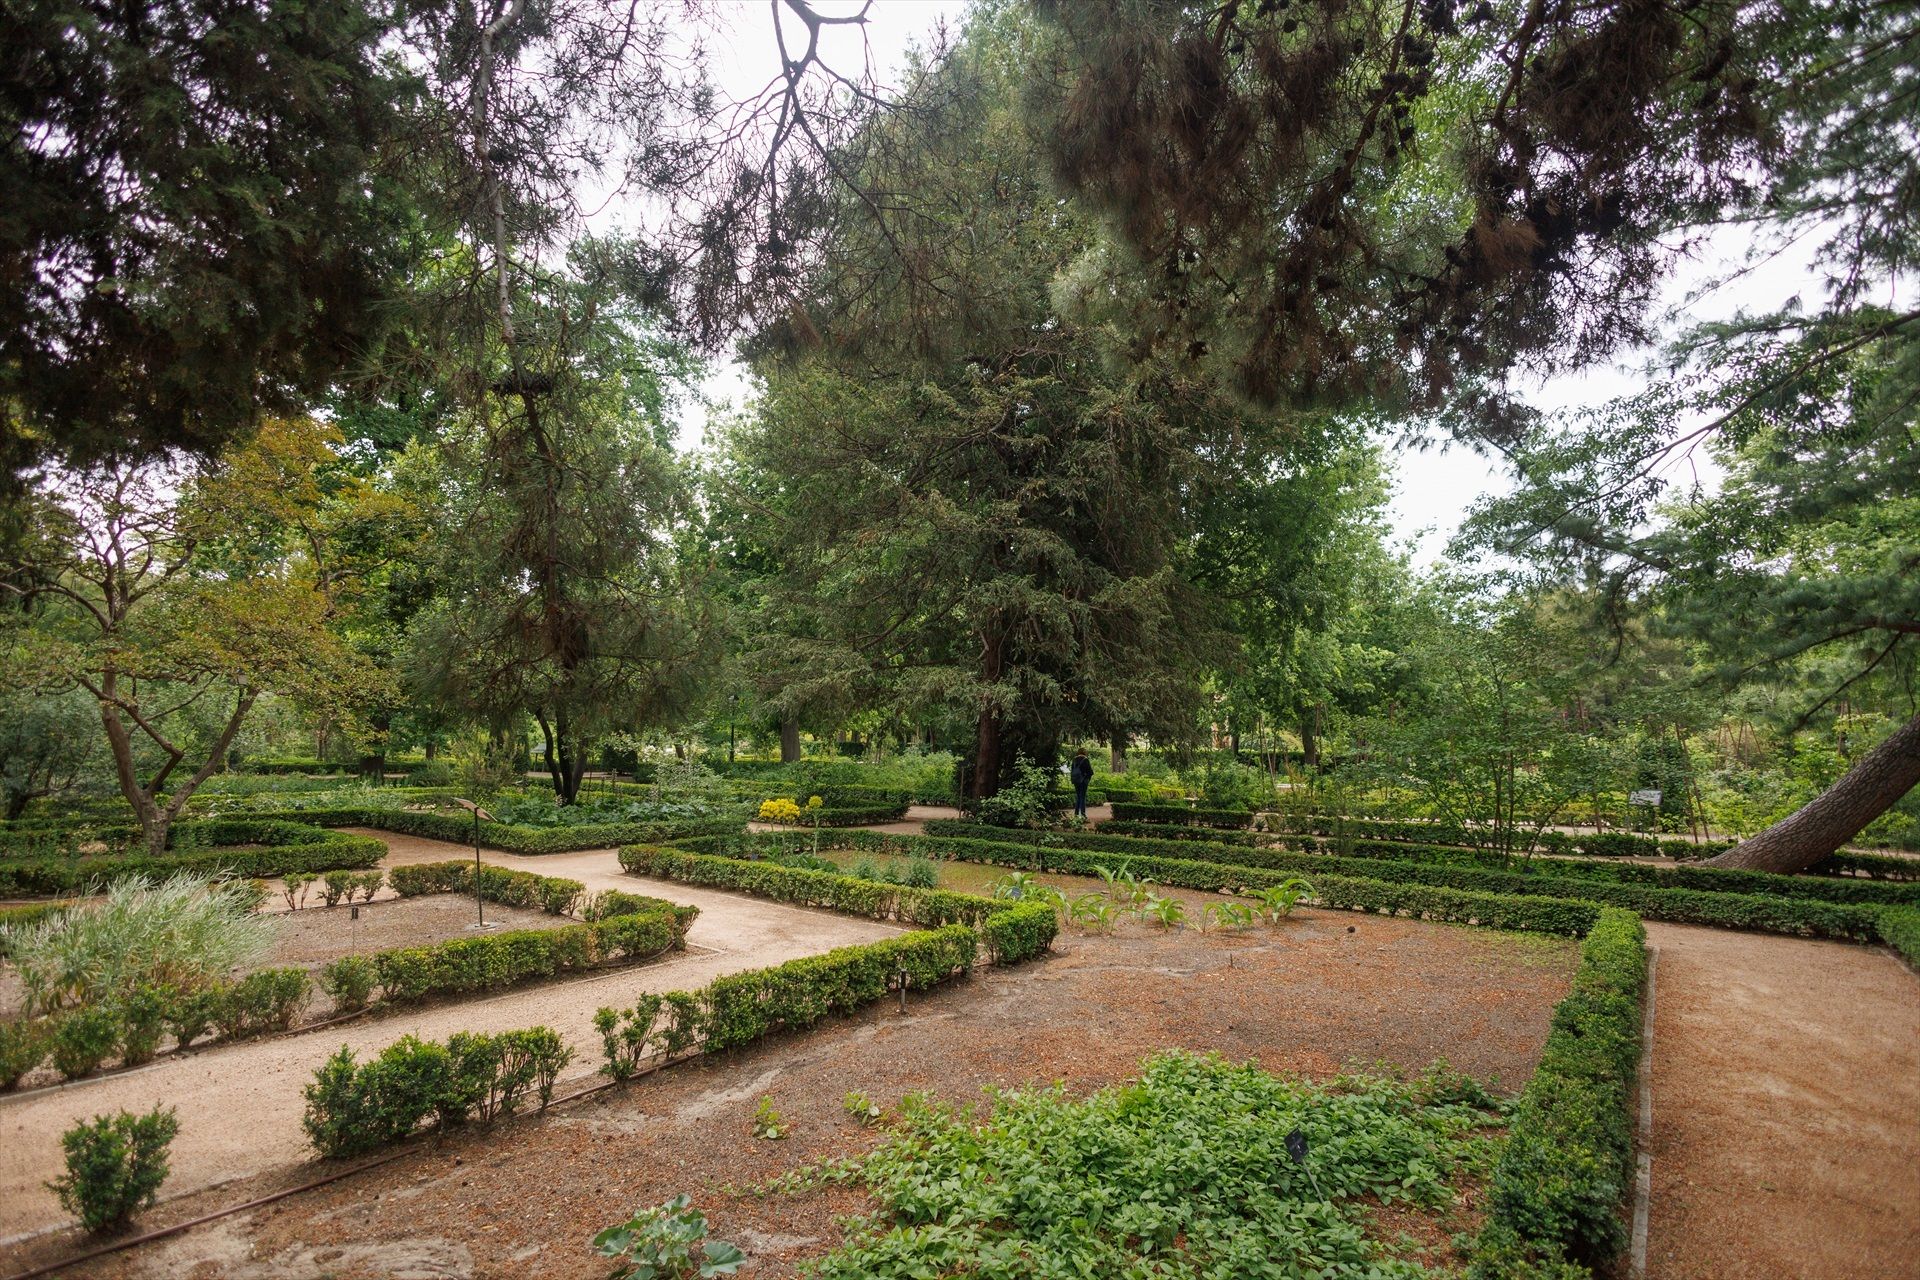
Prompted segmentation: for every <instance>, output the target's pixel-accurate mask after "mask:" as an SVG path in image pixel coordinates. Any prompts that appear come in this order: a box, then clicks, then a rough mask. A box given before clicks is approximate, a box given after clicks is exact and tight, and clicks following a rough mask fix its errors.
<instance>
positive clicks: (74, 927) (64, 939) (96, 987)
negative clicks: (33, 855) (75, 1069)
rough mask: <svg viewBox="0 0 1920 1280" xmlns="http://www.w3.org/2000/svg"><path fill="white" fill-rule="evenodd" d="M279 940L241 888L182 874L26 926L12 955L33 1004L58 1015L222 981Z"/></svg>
mask: <svg viewBox="0 0 1920 1280" xmlns="http://www.w3.org/2000/svg"><path fill="white" fill-rule="evenodd" d="M272 938H273V922H272V921H270V920H264V919H261V918H259V917H257V916H255V915H254V914H253V912H252V910H251V909H250V908H249V907H248V906H247V902H246V898H245V896H244V895H243V894H241V893H240V892H239V891H238V886H235V885H232V884H225V885H216V884H213V883H211V882H210V881H208V880H207V879H206V878H205V877H204V876H197V875H191V874H176V875H173V876H170V877H168V878H166V879H164V880H149V879H146V878H142V877H129V878H126V879H122V880H120V881H118V882H117V883H115V884H113V885H112V886H110V887H109V888H108V889H107V891H106V893H105V895H104V896H103V897H102V898H101V899H100V900H99V901H98V902H89V903H87V904H85V905H83V906H76V907H74V908H73V909H72V910H69V911H66V912H63V913H61V914H60V915H58V916H49V917H46V918H43V919H41V920H39V921H38V922H35V923H33V924H29V925H26V926H23V927H21V928H20V929H18V930H17V931H16V932H15V934H14V936H13V939H12V951H13V964H14V967H15V969H16V971H17V972H18V973H19V976H20V981H21V984H22V986H23V987H24V988H25V990H26V995H27V1002H28V1007H29V1008H31V1009H36V1010H49V1009H57V1008H60V1007H62V1006H66V1005H81V1004H99V1003H104V1002H107V1001H111V1000H115V999H119V998H120V997H122V996H124V995H126V994H128V993H131V992H134V991H137V990H139V989H140V988H141V987H144V986H150V985H156V984H158V983H161V982H167V983H174V984H183V983H184V984H189V985H191V984H193V983H196V982H202V981H207V980H210V979H213V978H217V977H219V976H220V975H222V974H225V973H227V972H229V971H230V970H232V969H235V968H239V967H242V966H245V965H247V964H249V963H251V962H252V961H254V960H255V959H257V958H258V957H259V956H260V955H261V954H262V953H264V952H265V950H266V948H267V946H268V945H269V944H270V943H271V941H272Z"/></svg>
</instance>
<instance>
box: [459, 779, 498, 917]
mask: <svg viewBox="0 0 1920 1280" xmlns="http://www.w3.org/2000/svg"><path fill="white" fill-rule="evenodd" d="M454 803H455V804H457V805H459V806H460V807H461V808H462V809H465V810H467V811H468V812H469V813H471V814H473V909H474V912H475V914H476V916H477V919H478V921H479V922H478V923H477V924H475V925H474V928H476V929H484V928H486V927H487V905H486V900H485V899H484V898H482V897H481V896H480V821H481V819H483V818H484V819H486V820H487V821H488V822H492V821H493V815H492V814H490V813H488V812H487V811H486V810H485V809H482V808H481V807H480V806H479V805H477V804H475V803H474V802H473V801H471V800H455V801H454Z"/></svg>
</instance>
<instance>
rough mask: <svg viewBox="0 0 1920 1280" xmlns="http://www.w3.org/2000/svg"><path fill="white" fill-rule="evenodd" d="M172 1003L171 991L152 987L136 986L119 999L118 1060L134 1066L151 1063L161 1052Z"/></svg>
mask: <svg viewBox="0 0 1920 1280" xmlns="http://www.w3.org/2000/svg"><path fill="white" fill-rule="evenodd" d="M173 1000H174V996H173V992H172V991H171V990H170V989H168V988H165V987H153V986H143V987H137V988H135V989H134V990H132V991H129V992H128V993H127V994H125V995H124V996H121V997H120V999H119V1001H118V1004H119V1015H120V1061H122V1062H123V1063H125V1064H126V1065H127V1066H130V1067H137V1066H139V1065H140V1064H141V1063H143V1062H151V1061H152V1060H153V1055H154V1054H156V1053H158V1052H159V1051H160V1038H161V1036H163V1035H164V1034H165V1033H166V1029H167V1021H168V1018H169V1015H170V1014H171V1013H172V1011H173Z"/></svg>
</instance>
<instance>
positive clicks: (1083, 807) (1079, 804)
mask: <svg viewBox="0 0 1920 1280" xmlns="http://www.w3.org/2000/svg"><path fill="white" fill-rule="evenodd" d="M1073 816H1074V817H1076V818H1084V817H1086V816H1087V784H1086V783H1084V782H1077V783H1075V784H1074V787H1073Z"/></svg>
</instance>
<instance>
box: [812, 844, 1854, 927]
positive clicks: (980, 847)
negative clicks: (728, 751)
mask: <svg viewBox="0 0 1920 1280" xmlns="http://www.w3.org/2000/svg"><path fill="white" fill-rule="evenodd" d="M931 825H932V824H929V826H931ZM946 829H951V827H948V828H946ZM975 830H990V828H975ZM1033 834H1042V833H1033ZM1045 834H1047V835H1049V836H1050V837H1051V839H1052V840H1053V841H1054V843H1048V844H1040V843H1024V842H992V841H984V840H980V839H969V838H960V837H953V836H947V835H938V836H936V835H931V834H930V835H928V836H924V837H911V836H909V837H890V838H891V839H894V840H897V841H899V842H900V843H899V847H900V848H902V849H915V850H916V851H920V852H926V851H928V850H932V851H935V852H939V853H943V854H945V855H947V856H950V857H958V858H962V859H965V860H967V861H974V862H990V863H997V864H999V865H1003V866H1016V867H1024V868H1029V869H1033V870H1045V871H1066V872H1070V873H1073V874H1079V875H1088V874H1093V873H1094V872H1095V871H1096V869H1097V868H1099V867H1102V866H1104V867H1107V868H1108V869H1110V870H1118V869H1120V868H1122V867H1125V868H1128V869H1130V870H1132V871H1133V872H1134V874H1136V875H1138V876H1140V877H1142V878H1143V879H1151V880H1155V881H1158V882H1160V883H1163V884H1176V885H1183V886H1185V887H1187V888H1209V887H1214V886H1215V885H1217V884H1218V883H1220V882H1222V881H1223V880H1233V879H1235V878H1239V879H1240V880H1241V881H1242V882H1243V883H1246V884H1249V885H1252V886H1253V887H1259V886H1260V885H1262V884H1266V883H1277V882H1278V880H1279V879H1284V878H1286V877H1288V876H1299V875H1304V876H1309V877H1311V878H1312V879H1313V881H1314V884H1315V885H1316V886H1318V885H1319V884H1320V883H1321V882H1322V881H1323V880H1326V879H1328V877H1329V876H1330V875H1337V876H1341V877H1353V878H1355V879H1358V880H1365V881H1369V882H1383V881H1384V882H1389V883H1392V884H1396V885H1414V884H1417V885H1431V886H1433V887H1435V888H1445V889H1452V890H1458V891H1461V892H1464V893H1468V894H1480V895H1496V896H1501V895H1509V894H1523V895H1528V896H1540V897H1545V898H1550V899H1555V900H1563V899H1564V900H1582V901H1587V902H1594V903H1601V904H1605V905H1609V906H1616V907H1625V908H1627V909H1629V910H1633V911H1638V912H1640V913H1641V914H1643V915H1646V916H1648V917H1650V918H1653V919H1659V920H1670V921H1675V922H1678V923H1683V924H1706V925H1716V926H1719V927H1722V928H1732V929H1751V930H1756V931H1759V932H1765V933H1784V934H1791V935H1795V936H1803V937H1816V938H1843V939H1850V940H1853V941H1872V940H1874V939H1876V938H1878V937H1879V936H1880V932H1879V920H1878V909H1877V908H1875V907H1873V906H1865V905H1843V904H1838V903H1829V902H1819V901H1813V900H1808V899H1795V898H1777V897H1771V896H1756V895H1749V894H1733V893H1714V892H1701V891H1697V890H1690V889H1677V888H1664V887H1656V886H1651V885H1634V884H1621V883H1609V882H1607V881H1604V880H1591V879H1582V878H1575V877H1562V876H1557V875H1550V874H1546V873H1545V871H1536V872H1513V871H1508V872H1501V871H1491V870H1482V869H1479V868H1475V867H1461V866H1451V865H1446V864H1433V863H1425V864H1423V863H1409V862H1389V861H1386V860H1384V859H1379V860H1376V859H1369V858H1341V857H1336V856H1334V855H1332V854H1311V853H1294V852H1289V851H1286V850H1281V849H1243V848H1239V847H1237V846H1227V845H1218V846H1212V845H1206V844H1200V843H1191V844H1181V843H1174V842H1169V843H1168V845H1166V846H1158V847H1156V846H1155V845H1153V844H1151V843H1149V842H1145V841H1138V840H1136V841H1131V844H1132V845H1133V846H1134V848H1135V849H1138V848H1140V846H1142V845H1145V851H1143V852H1138V853H1136V852H1134V851H1133V850H1132V849H1127V848H1124V847H1121V848H1115V847H1114V843H1113V842H1115V841H1123V840H1125V839H1126V837H1120V836H1106V837H1102V836H1093V837H1086V836H1079V835H1074V834H1072V833H1068V834H1065V835H1061V834H1058V833H1045ZM852 836H853V837H855V838H857V837H861V836H865V837H867V838H869V839H876V838H883V837H876V836H875V835H874V833H870V832H859V833H852ZM846 838H848V837H846V836H836V839H837V840H845V839H846ZM1088 839H1092V840H1098V841H1103V842H1104V843H1103V844H1101V845H1100V846H1098V847H1097V851H1096V850H1089V849H1083V848H1081V847H1080V842H1081V841H1083V840H1088ZM843 847H856V848H859V847H869V846H865V845H858V844H852V845H845V844H843ZM1536 865H1537V866H1541V867H1543V868H1553V867H1558V866H1560V865H1563V864H1559V863H1543V864H1536ZM1195 866H1198V867H1204V868H1209V869H1210V870H1209V871H1206V872H1195V871H1194V870H1192V868H1193V867H1195ZM1223 872H1226V873H1230V874H1228V875H1224V876H1223V874H1222V873H1223ZM1249 875H1257V876H1261V877H1263V879H1261V880H1259V881H1253V880H1248V879H1246V877H1247V876H1249ZM1210 881H1211V882H1212V883H1211V884H1210V883H1209V882H1210ZM1819 883H1821V884H1826V883H1830V882H1827V881H1820V882H1819ZM1325 905H1329V906H1334V905H1342V904H1339V903H1333V902H1327V903H1326V904H1325ZM1435 918H1443V919H1453V918H1460V917H1453V916H1439V917H1435ZM1513 927H1515V928H1526V927H1530V926H1525V925H1515V926H1513Z"/></svg>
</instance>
